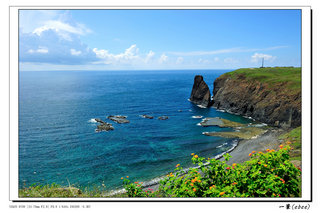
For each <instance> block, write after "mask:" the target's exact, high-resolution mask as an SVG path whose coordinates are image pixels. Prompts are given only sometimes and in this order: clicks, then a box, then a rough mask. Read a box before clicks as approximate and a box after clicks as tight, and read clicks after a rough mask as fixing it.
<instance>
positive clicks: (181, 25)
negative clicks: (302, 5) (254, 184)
mask: <svg viewBox="0 0 320 213" xmlns="http://www.w3.org/2000/svg"><path fill="white" fill-rule="evenodd" d="M300 25H301V12H300V10H20V12H19V63H20V70H21V71H24V70H155V69H234V68H241V67H259V66H260V65H261V60H262V58H264V61H265V66H301V64H300V58H301V53H300V51H301V47H300V43H301V31H300V29H301V26H300Z"/></svg>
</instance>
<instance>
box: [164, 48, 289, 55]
mask: <svg viewBox="0 0 320 213" xmlns="http://www.w3.org/2000/svg"><path fill="white" fill-rule="evenodd" d="M286 47H288V46H274V47H267V48H251V49H248V48H241V47H235V48H227V49H219V50H211V51H191V52H168V54H172V55H178V56H202V55H217V54H222V53H237V52H255V51H266V50H275V49H280V48H286Z"/></svg>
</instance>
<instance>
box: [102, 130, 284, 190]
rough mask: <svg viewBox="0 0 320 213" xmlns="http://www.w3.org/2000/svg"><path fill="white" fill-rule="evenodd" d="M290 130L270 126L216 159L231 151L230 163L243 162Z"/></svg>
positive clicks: (154, 187)
mask: <svg viewBox="0 0 320 213" xmlns="http://www.w3.org/2000/svg"><path fill="white" fill-rule="evenodd" d="M286 132H288V130H285V129H282V128H270V129H269V130H267V132H265V133H264V134H262V135H260V136H259V137H256V138H252V139H242V140H238V141H237V145H235V146H234V147H232V148H231V149H229V150H228V151H226V152H224V153H222V154H219V155H217V156H215V158H216V159H221V160H223V158H222V155H224V154H225V153H229V154H230V155H231V156H232V157H231V158H230V159H229V161H228V162H227V163H228V164H229V165H232V164H233V163H243V162H245V161H247V160H249V159H250V158H249V156H248V155H249V153H250V152H252V151H256V152H258V151H265V150H266V149H277V148H278V147H279V145H280V144H281V142H282V140H280V139H278V137H279V136H280V135H282V134H284V133H286ZM191 168H197V167H190V168H186V169H185V171H186V172H187V171H188V170H189V169H191ZM165 177H166V176H165V175H163V176H160V177H157V178H154V179H152V180H149V181H146V182H144V184H143V185H142V186H143V189H148V188H151V189H152V190H157V189H158V187H159V183H160V180H161V179H163V178H165ZM124 192H125V190H124V188H123V189H118V190H114V191H111V192H109V193H107V195H108V196H117V195H120V194H122V193H124Z"/></svg>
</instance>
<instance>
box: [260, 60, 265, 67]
mask: <svg viewBox="0 0 320 213" xmlns="http://www.w3.org/2000/svg"><path fill="white" fill-rule="evenodd" d="M263 62H264V58H262V66H261V67H260V68H263Z"/></svg>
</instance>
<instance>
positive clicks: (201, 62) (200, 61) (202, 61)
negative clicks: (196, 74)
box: [198, 58, 210, 64]
mask: <svg viewBox="0 0 320 213" xmlns="http://www.w3.org/2000/svg"><path fill="white" fill-rule="evenodd" d="M198 62H199V63H200V64H209V63H210V61H209V60H208V59H202V58H200V59H199V60H198Z"/></svg>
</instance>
